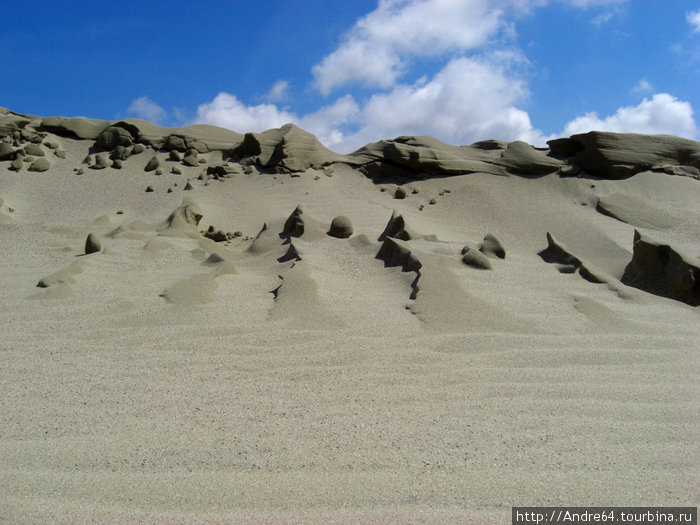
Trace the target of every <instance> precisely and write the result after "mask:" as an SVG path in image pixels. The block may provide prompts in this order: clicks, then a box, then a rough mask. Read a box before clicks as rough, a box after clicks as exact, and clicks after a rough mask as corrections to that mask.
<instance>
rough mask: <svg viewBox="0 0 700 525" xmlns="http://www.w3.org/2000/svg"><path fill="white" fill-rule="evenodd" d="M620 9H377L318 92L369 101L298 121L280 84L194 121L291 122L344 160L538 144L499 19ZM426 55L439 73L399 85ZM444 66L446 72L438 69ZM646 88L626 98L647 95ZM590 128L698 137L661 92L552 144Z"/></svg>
mask: <svg viewBox="0 0 700 525" xmlns="http://www.w3.org/2000/svg"><path fill="white" fill-rule="evenodd" d="M625 1H626V0H380V1H379V6H378V7H377V9H376V10H375V11H373V12H372V13H370V14H368V15H367V16H365V17H364V18H362V19H360V20H359V21H358V22H357V23H356V24H355V25H354V26H353V28H352V29H351V31H350V32H349V33H348V34H347V35H346V37H345V38H344V39H343V41H342V42H341V43H340V44H339V46H338V47H337V49H336V50H335V51H333V52H332V53H331V54H329V55H327V56H326V57H325V58H324V59H323V60H322V61H321V62H320V63H319V64H317V65H316V66H315V67H314V68H313V70H312V74H313V77H314V81H315V86H316V87H317V88H318V89H319V90H320V91H321V92H322V93H325V94H328V93H330V92H331V91H333V90H335V89H338V88H340V87H343V86H346V85H350V84H361V85H364V86H365V87H371V88H373V90H374V92H373V93H370V94H367V95H366V97H365V96H363V97H361V98H357V99H356V98H355V97H353V96H352V95H350V94H344V95H341V96H338V97H337V98H335V100H333V101H332V102H330V103H329V104H328V105H326V106H324V107H321V108H320V109H318V110H315V111H313V112H310V113H307V114H303V115H298V114H296V113H293V112H290V111H289V110H287V109H282V108H280V107H279V106H278V105H276V104H275V103H274V102H277V101H279V100H281V99H282V98H283V97H284V95H285V94H286V92H287V89H288V86H289V85H288V83H287V82H286V81H284V80H281V81H279V82H277V83H276V84H275V85H274V86H273V88H272V89H271V90H270V92H269V93H268V95H267V97H266V98H267V101H268V103H265V104H258V105H247V104H245V103H243V102H242V101H240V100H239V99H238V98H236V96H235V95H232V94H229V93H219V94H218V95H217V96H216V98H214V100H212V101H211V102H207V103H205V104H202V105H200V106H199V108H198V110H197V118H196V122H201V123H209V124H215V125H218V126H223V127H227V128H230V129H234V130H236V131H239V132H246V131H263V130H265V129H270V128H275V127H279V126H281V125H282V124H284V123H287V122H293V123H295V124H297V125H298V126H300V127H302V128H304V129H306V130H308V131H310V132H311V133H313V134H315V135H316V136H317V137H318V138H319V140H320V141H321V142H322V143H324V144H325V145H326V146H328V147H329V148H331V149H333V150H335V151H338V152H341V153H347V152H350V151H352V150H354V149H356V148H358V147H360V146H362V145H364V144H366V143H368V142H372V141H376V140H380V139H384V138H393V137H396V136H398V135H410V134H414V135H432V136H434V137H436V138H438V139H440V140H443V141H445V142H448V143H451V144H470V143H472V142H474V141H477V140H483V139H487V138H496V139H501V140H509V141H511V140H524V141H527V142H530V143H532V144H535V145H544V142H545V140H546V139H547V138H554V137H553V136H551V137H545V136H544V135H543V133H542V132H541V131H540V130H538V129H536V128H534V126H533V125H532V123H531V121H530V116H529V115H528V113H527V112H526V111H524V110H523V109H521V107H522V106H523V105H524V104H525V103H526V102H527V99H528V97H529V92H528V88H527V83H526V81H525V77H524V76H523V75H522V72H521V71H519V69H520V68H521V66H522V65H523V64H524V63H525V64H526V63H527V60H526V58H525V57H524V56H523V55H522V53H521V52H520V51H519V50H518V49H514V48H512V47H510V46H507V45H504V43H503V42H504V40H501V41H500V43H499V42H496V41H497V40H498V38H501V39H503V38H505V41H506V42H507V41H508V39H509V36H508V35H509V34H510V29H509V26H508V25H507V24H506V23H505V21H504V17H505V16H506V15H505V14H504V13H508V16H512V14H513V13H516V14H519V13H525V12H528V11H531V10H532V9H534V8H536V7H541V6H544V5H546V4H548V3H553V2H561V3H565V4H567V5H569V6H571V7H574V8H595V7H597V8H603V9H609V8H611V7H615V6H616V5H617V4H622V3H624V2H625ZM428 55H430V56H431V59H435V60H434V62H433V64H434V65H435V66H437V68H438V72H437V73H435V74H433V75H425V76H423V77H421V78H420V79H419V80H417V81H411V82H407V81H402V79H403V75H404V74H405V73H406V72H407V71H408V70H410V68H411V67H412V66H413V65H414V64H412V63H411V59H414V58H416V57H420V56H428ZM440 64H442V65H441V66H440ZM653 89H654V88H653V86H652V85H651V84H650V83H649V82H648V81H647V80H646V79H642V80H640V82H639V83H638V84H637V85H636V86H635V87H634V88H633V89H632V93H637V94H647V95H649V94H651V93H652V92H653ZM592 129H599V130H609V131H617V132H638V133H669V134H675V135H681V136H686V137H691V138H694V137H695V136H697V127H696V124H695V121H694V119H693V109H692V107H691V105H690V104H689V103H688V102H684V101H681V100H678V99H677V98H675V97H673V96H672V95H669V94H667V93H659V94H655V95H654V96H653V97H652V98H651V99H646V98H645V99H644V100H643V101H642V102H641V103H640V104H639V105H637V106H630V107H622V108H619V109H618V110H617V111H616V112H615V113H614V114H612V115H610V116H607V117H599V116H598V114H596V113H588V114H586V115H583V116H581V117H578V118H576V119H574V120H572V121H571V122H569V123H568V124H567V125H566V127H565V130H564V131H563V132H562V133H561V134H560V135H558V136H568V135H572V134H575V133H578V132H586V131H590V130H592Z"/></svg>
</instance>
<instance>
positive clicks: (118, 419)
mask: <svg viewBox="0 0 700 525" xmlns="http://www.w3.org/2000/svg"><path fill="white" fill-rule="evenodd" d="M0 137H1V138H2V144H0V154H1V155H0V199H1V202H0V243H1V249H0V286H1V290H2V294H0V301H1V307H0V326H2V337H1V338H0V391H2V392H3V394H2V397H1V398H0V399H1V400H2V401H1V402H0V403H1V405H0V521H1V522H3V523H209V522H212V523H239V522H250V523H321V522H328V523H358V522H359V523H509V522H510V512H511V507H512V506H517V505H529V506H535V505H550V506H551V505H580V506H583V505H595V506H603V505H617V506H621V505H624V506H635V505H654V506H661V505H668V506H696V505H697V504H698V499H699V498H698V496H699V491H698V487H700V476H699V474H698V473H699V472H700V461H699V460H698V458H699V457H700V450H699V449H700V447H699V446H698V443H699V441H698V430H699V425H698V406H699V405H698V401H699V400H700V396H699V394H700V387H698V385H699V384H700V383H699V382H698V371H699V369H698V368H699V367H698V364H699V362H698V340H699V337H700V324H699V323H698V321H699V320H700V318H699V317H698V309H697V305H698V297H699V295H698V294H699V291H700V285H699V284H698V282H697V281H696V279H700V273H698V266H699V265H700V258H699V255H700V242H699V240H698V239H699V238H700V208H699V207H698V202H700V181H699V180H698V178H699V177H698V168H699V167H700V144H698V143H697V142H693V141H688V140H684V139H680V138H677V137H668V136H643V135H615V134H606V133H591V134H586V135H579V136H575V137H573V138H570V139H559V140H557V141H553V142H552V143H551V144H550V146H551V148H550V149H549V150H540V149H535V148H532V147H531V146H529V145H527V144H524V143H518V142H516V143H510V144H508V143H501V142H497V141H488V140H487V141H484V142H480V143H477V144H474V145H470V146H452V145H447V144H443V143H441V142H440V141H437V140H435V139H432V138H429V137H398V138H396V139H392V140H386V141H382V142H379V143H375V144H370V145H367V146H365V147H364V148H362V149H360V150H358V152H355V153H354V154H351V155H338V154H335V153H333V152H330V151H328V150H327V149H326V148H324V147H323V146H322V145H321V144H320V143H318V142H317V141H316V140H315V138H314V137H313V136H312V135H309V134H308V133H306V132H305V131H303V130H300V129H298V128H296V127H294V126H291V125H288V126H284V127H283V128H280V129H278V130H270V131H267V132H264V133H259V134H245V135H244V134H239V133H234V132H231V131H228V130H221V129H218V128H213V127H209V126H194V127H192V128H180V129H169V128H159V127H157V126H154V125H152V124H150V123H147V122H145V121H139V120H135V119H130V120H128V121H125V122H121V123H117V122H105V121H97V120H88V119H64V118H60V117H53V118H41V117H34V116H27V115H20V114H16V113H13V112H11V111H9V110H1V111H0ZM485 138H488V137H485ZM30 145H31V147H29V146H30ZM53 146H55V147H53ZM120 148H121V149H120ZM170 152H176V153H173V154H171V153H170ZM30 153H32V154H31V155H30ZM38 153H43V156H41V155H38ZM27 157H32V158H33V159H35V160H34V161H32V162H36V159H44V160H45V162H43V163H41V165H39V166H38V167H37V168H36V169H37V170H38V169H39V168H43V167H46V165H47V164H48V168H47V169H46V170H39V171H33V170H31V169H30V166H32V165H33V164H32V163H30V162H28V161H27V160H26V158H27ZM154 158H155V159H156V161H153V162H152V159H154ZM117 160H118V161H119V163H117V164H116V165H115V164H114V163H115V162H116V161H117ZM149 164H151V165H150V166H149ZM172 168H177V170H173V169H172ZM148 187H150V188H151V189H152V190H153V191H148V192H147V191H146V188H148ZM397 188H400V189H402V191H399V192H397V191H396V190H397ZM329 233H330V234H329Z"/></svg>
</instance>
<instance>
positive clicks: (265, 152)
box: [231, 124, 344, 173]
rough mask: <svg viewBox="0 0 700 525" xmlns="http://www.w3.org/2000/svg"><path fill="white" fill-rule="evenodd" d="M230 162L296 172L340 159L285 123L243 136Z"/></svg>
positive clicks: (316, 140) (309, 135)
mask: <svg viewBox="0 0 700 525" xmlns="http://www.w3.org/2000/svg"><path fill="white" fill-rule="evenodd" d="M231 155H232V157H233V158H234V159H237V160H240V161H241V162H243V163H246V164H255V165H257V166H259V167H260V168H263V169H266V170H271V171H277V172H282V173H284V172H298V171H305V170H306V169H308V168H320V167H322V166H324V165H327V164H331V163H333V162H341V161H343V160H344V156H343V155H338V154H337V153H333V152H332V151H330V150H329V149H328V148H326V147H325V146H323V145H322V144H321V143H320V142H319V141H318V139H317V138H316V137H314V136H313V135H312V134H310V133H308V132H306V131H304V130H303V129H300V128H298V127H296V126H295V125H294V124H285V125H284V126H282V127H281V128H278V129H270V130H267V131H263V132H262V133H246V135H245V138H244V139H243V142H242V143H241V145H240V146H238V147H237V148H235V149H233V150H232V151H231Z"/></svg>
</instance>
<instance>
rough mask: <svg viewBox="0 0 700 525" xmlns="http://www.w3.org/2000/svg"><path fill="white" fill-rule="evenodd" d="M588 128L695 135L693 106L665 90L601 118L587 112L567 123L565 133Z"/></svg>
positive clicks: (690, 136) (619, 131) (566, 134)
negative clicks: (635, 104) (637, 103)
mask: <svg viewBox="0 0 700 525" xmlns="http://www.w3.org/2000/svg"><path fill="white" fill-rule="evenodd" d="M591 130H598V131H614V132H617V133H649V134H662V133H663V134H669V135H679V136H682V137H688V138H695V137H696V135H697V126H696V124H695V120H694V119H693V107H692V106H691V105H690V103H688V102H684V101H682V100H678V99H677V98H676V97H674V96H672V95H669V94H668V93H657V94H655V95H654V96H653V97H652V98H651V99H646V98H645V99H644V100H643V101H642V102H641V103H640V104H639V105H637V106H627V107H622V108H619V109H618V110H617V111H616V112H615V113H614V114H613V115H610V116H608V117H604V118H600V117H599V116H598V115H597V114H596V113H587V114H585V115H583V116H582V117H578V118H576V119H574V120H572V121H571V122H569V123H568V124H567V125H566V127H565V129H564V133H563V135H564V136H569V135H573V134H576V133H585V132H588V131H591Z"/></svg>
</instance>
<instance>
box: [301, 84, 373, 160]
mask: <svg viewBox="0 0 700 525" xmlns="http://www.w3.org/2000/svg"><path fill="white" fill-rule="evenodd" d="M359 117H360V107H359V106H358V104H357V102H355V99H354V98H353V97H352V96H351V95H345V96H344V97H341V98H339V99H338V100H336V101H335V102H334V103H333V104H331V105H329V106H325V107H322V108H321V109H319V110H318V111H315V112H313V113H310V114H308V115H305V116H304V117H302V118H301V119H300V121H299V125H300V126H301V127H302V128H304V129H305V130H307V131H309V132H311V133H313V134H314V135H316V138H318V140H320V141H321V142H322V143H323V144H325V145H326V146H327V147H328V148H330V149H334V148H341V149H343V151H344V152H345V151H349V150H348V149H347V146H346V145H345V144H346V142H347V137H346V135H345V133H343V131H341V129H340V128H341V127H342V126H344V125H346V124H354V123H356V122H357V120H358V118H359Z"/></svg>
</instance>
